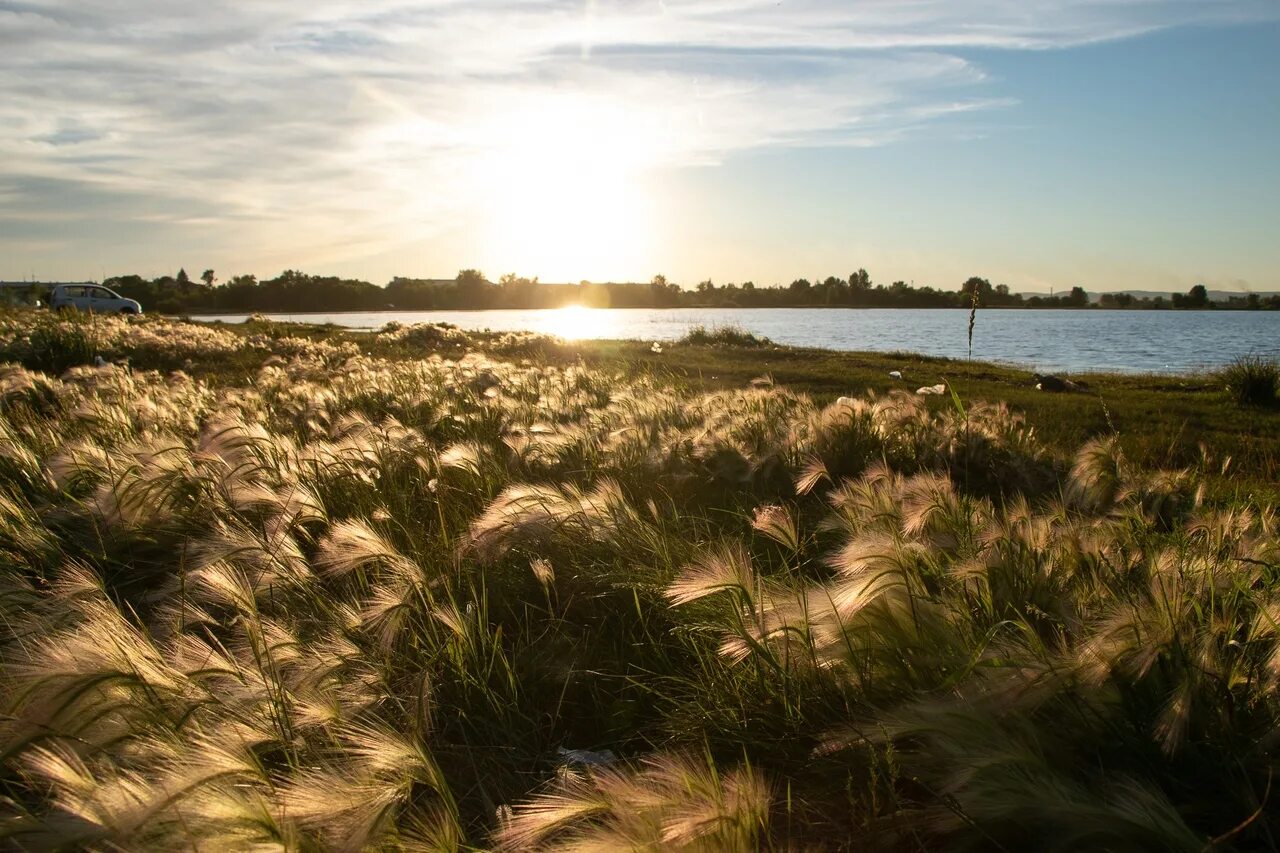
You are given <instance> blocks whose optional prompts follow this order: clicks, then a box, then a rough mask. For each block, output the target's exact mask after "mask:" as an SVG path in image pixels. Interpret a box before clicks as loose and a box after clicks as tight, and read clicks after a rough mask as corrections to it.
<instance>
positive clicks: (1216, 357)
mask: <svg viewBox="0 0 1280 853" xmlns="http://www.w3.org/2000/svg"><path fill="white" fill-rule="evenodd" d="M268 316H270V317H271V318H272V319H276V320H289V321H296V322H303V323H336V324H338V325H340V326H346V327H348V328H352V329H377V328H380V327H381V326H383V325H384V324H386V323H388V322H391V321H393V320H394V321H397V322H400V323H453V324H454V325H456V326H458V327H460V328H463V329H490V330H493V331H519V330H529V331H535V332H544V333H547V334H553V335H559V336H561V337H565V338H574V339H623V338H626V339H636V340H644V341H670V340H675V339H677V338H679V337H681V336H682V335H684V334H685V333H686V332H688V331H689V329H691V328H692V327H694V326H697V325H704V326H708V327H712V326H717V325H736V326H740V327H741V328H743V329H746V330H747V331H749V332H751V333H753V334H756V335H763V336H765V337H767V338H770V339H771V340H773V341H774V342H775V343H779V344H790V345H794V346H802V347H822V348H825V349H833V350H876V351H880V352H895V351H905V352H918V353H924V354H927V355H939V356H950V357H952V358H964V357H965V355H966V346H967V344H966V330H967V327H968V321H969V312H968V311H967V310H963V309H946V308H940V309H909V308H902V309H886V308H850V309H845V308H739V309H729V310H724V309H714V308H671V309H649V308H615V309H591V308H577V307H574V308H561V309H553V310H528V311H358V312H351V313H335V314H324V313H310V314H271V315H268ZM194 319H198V320H222V321H224V322H232V323H234V322H243V321H244V320H245V319H246V315H243V314H238V315H222V316H216V317H215V316H203V317H195V318H194ZM1247 354H1258V355H1266V356H1272V357H1276V356H1280V312H1277V311H1070V310H1034V309H1017V310H988V311H979V312H978V318H977V325H976V326H975V328H974V335H973V357H974V358H975V359H981V360H984V361H998V362H1004V363H1007V364H1018V365H1022V366H1025V367H1028V368H1031V369H1034V370H1039V371H1050V370H1053V371H1071V372H1082V371H1097V370H1107V371H1120V372H1128V373H1181V372H1189V371H1194V370H1198V369H1203V368H1207V367H1216V366H1219V365H1222V364H1226V363H1227V362H1230V361H1231V360H1232V359H1233V358H1236V357H1237V356H1240V355H1247Z"/></svg>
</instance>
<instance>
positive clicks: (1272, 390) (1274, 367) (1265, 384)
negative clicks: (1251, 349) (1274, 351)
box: [1221, 355, 1280, 408]
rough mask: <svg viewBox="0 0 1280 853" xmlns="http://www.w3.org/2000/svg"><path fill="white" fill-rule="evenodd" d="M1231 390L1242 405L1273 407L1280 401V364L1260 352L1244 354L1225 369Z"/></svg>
mask: <svg viewBox="0 0 1280 853" xmlns="http://www.w3.org/2000/svg"><path fill="white" fill-rule="evenodd" d="M1221 377H1222V380H1223V384H1224V385H1225V386H1226V389H1227V393H1228V394H1230V395H1231V398H1232V399H1233V400H1235V401H1236V403H1237V404H1238V405H1241V406H1261V407H1267V408H1271V407H1274V406H1275V405H1276V404H1277V402H1280V397H1278V396H1277V395H1278V394H1280V364H1278V363H1277V362H1276V360H1275V359H1272V358H1264V357H1263V356H1260V355H1242V356H1240V357H1239V358H1237V359H1235V360H1234V361H1232V362H1231V364H1229V365H1228V366H1227V367H1225V368H1223V370H1222V372H1221Z"/></svg>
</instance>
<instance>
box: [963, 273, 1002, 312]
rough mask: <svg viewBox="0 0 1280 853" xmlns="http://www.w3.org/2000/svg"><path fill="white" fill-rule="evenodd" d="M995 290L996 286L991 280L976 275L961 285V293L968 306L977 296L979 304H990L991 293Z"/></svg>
mask: <svg viewBox="0 0 1280 853" xmlns="http://www.w3.org/2000/svg"><path fill="white" fill-rule="evenodd" d="M994 292H995V288H993V287H992V286H991V282H989V281H987V280H986V279H985V278H979V277H978V276H976V275H975V276H971V277H970V278H969V279H968V280H966V281H965V283H964V284H962V285H960V293H961V296H962V299H963V302H964V304H965V305H966V306H967V305H970V304H972V303H973V301H974V298H975V296H976V298H977V301H978V304H979V305H990V304H991V294H992V293H994Z"/></svg>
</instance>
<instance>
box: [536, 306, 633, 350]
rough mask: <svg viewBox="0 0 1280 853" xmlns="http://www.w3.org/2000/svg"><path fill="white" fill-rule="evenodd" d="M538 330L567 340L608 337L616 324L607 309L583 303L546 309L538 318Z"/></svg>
mask: <svg viewBox="0 0 1280 853" xmlns="http://www.w3.org/2000/svg"><path fill="white" fill-rule="evenodd" d="M538 325H539V331H541V332H545V333H546V334H548V335H555V336H557V337H561V338H564V339H565V340H569V341H577V340H584V339H592V338H608V337H612V336H611V335H610V334H609V331H610V329H612V328H613V327H614V326H615V325H616V324H615V322H614V318H613V317H611V316H609V312H608V311H602V310H600V309H597V308H588V307H586V306H585V305H566V306H565V307H563V308H557V309H555V310H554V311H548V312H547V313H546V315H545V316H544V317H542V318H540V322H539V324H538Z"/></svg>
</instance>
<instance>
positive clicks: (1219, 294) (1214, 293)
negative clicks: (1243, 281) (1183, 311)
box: [1089, 290, 1280, 302]
mask: <svg viewBox="0 0 1280 853" xmlns="http://www.w3.org/2000/svg"><path fill="white" fill-rule="evenodd" d="M1109 292H1110V293H1117V294H1118V293H1127V294H1129V295H1130V296H1132V297H1133V298H1134V299H1155V298H1156V297H1157V296H1163V297H1164V298H1165V300H1166V301H1168V299H1169V297H1170V296H1171V295H1172V294H1173V291H1165V290H1113V291H1109ZM1255 292H1256V293H1257V294H1258V296H1259V297H1260V298H1262V299H1266V298H1267V297H1270V296H1280V291H1275V290H1259V291H1255ZM1248 295H1249V294H1248V293H1246V292H1245V291H1243V290H1210V291H1209V301H1210V302H1226V301H1227V300H1228V299H1230V298H1231V297H1233V296H1234V297H1236V298H1238V299H1244V298H1245V297H1247V296H1248ZM1100 298H1102V294H1101V293H1092V292H1090V294H1089V301H1090V302H1097V301H1098V300H1099V299H1100Z"/></svg>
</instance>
